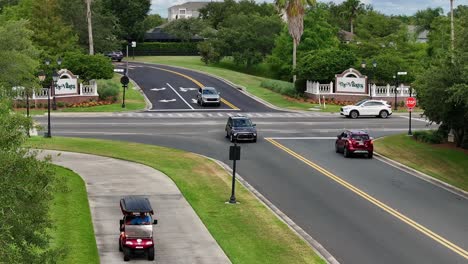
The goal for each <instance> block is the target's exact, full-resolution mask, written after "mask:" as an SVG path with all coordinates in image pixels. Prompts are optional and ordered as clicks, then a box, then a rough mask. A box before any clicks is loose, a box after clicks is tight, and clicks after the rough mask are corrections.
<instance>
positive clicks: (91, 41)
mask: <svg viewBox="0 0 468 264" xmlns="http://www.w3.org/2000/svg"><path fill="white" fill-rule="evenodd" d="M85 1H86V20H87V21H88V38H89V55H94V39H93V23H92V21H91V16H92V13H91V1H93V0H85Z"/></svg>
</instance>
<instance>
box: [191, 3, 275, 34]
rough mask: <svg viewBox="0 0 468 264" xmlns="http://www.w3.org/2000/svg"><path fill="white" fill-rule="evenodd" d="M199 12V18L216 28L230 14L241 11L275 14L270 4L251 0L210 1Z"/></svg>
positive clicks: (248, 13)
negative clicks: (237, 0)
mask: <svg viewBox="0 0 468 264" xmlns="http://www.w3.org/2000/svg"><path fill="white" fill-rule="evenodd" d="M199 12H200V18H201V19H203V20H205V21H207V23H208V25H210V26H211V27H212V28H214V29H218V27H219V25H220V24H221V23H222V22H223V21H225V20H226V19H228V18H229V16H231V15H236V14H241V13H242V14H244V15H252V14H257V15H259V16H273V15H275V14H276V10H275V8H274V6H273V5H272V4H267V3H263V4H257V3H256V2H255V1H253V0H241V1H239V2H236V1H234V0H226V1H223V2H210V3H208V4H207V5H206V6H205V7H203V8H201V9H200V10H199Z"/></svg>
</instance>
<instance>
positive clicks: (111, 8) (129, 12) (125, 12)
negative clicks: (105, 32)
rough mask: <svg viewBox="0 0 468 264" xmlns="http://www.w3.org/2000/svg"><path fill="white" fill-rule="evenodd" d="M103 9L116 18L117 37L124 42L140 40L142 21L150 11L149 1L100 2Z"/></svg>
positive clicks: (143, 25) (104, 0)
mask: <svg viewBox="0 0 468 264" xmlns="http://www.w3.org/2000/svg"><path fill="white" fill-rule="evenodd" d="M102 3H103V8H104V9H105V10H107V11H108V12H110V13H111V14H113V15H114V16H115V17H117V19H118V21H119V25H120V28H119V30H118V36H119V37H120V38H121V39H125V40H128V41H130V40H138V41H139V40H142V39H143V37H144V33H145V24H144V21H145V19H146V17H147V15H148V12H149V11H150V7H151V0H132V1H128V0H102Z"/></svg>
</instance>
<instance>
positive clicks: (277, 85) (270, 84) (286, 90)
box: [260, 79, 298, 97]
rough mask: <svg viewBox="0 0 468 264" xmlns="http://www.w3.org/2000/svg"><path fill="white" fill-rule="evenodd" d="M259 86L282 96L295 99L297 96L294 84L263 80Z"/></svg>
mask: <svg viewBox="0 0 468 264" xmlns="http://www.w3.org/2000/svg"><path fill="white" fill-rule="evenodd" d="M260 86H261V87H263V88H267V89H268V90H272V91H273V92H277V93H279V94H282V95H287V96H291V97H296V96H297V95H298V93H297V91H296V88H295V87H294V84H293V83H290V82H285V81H279V80H271V79H267V80H263V81H262V82H261V83H260Z"/></svg>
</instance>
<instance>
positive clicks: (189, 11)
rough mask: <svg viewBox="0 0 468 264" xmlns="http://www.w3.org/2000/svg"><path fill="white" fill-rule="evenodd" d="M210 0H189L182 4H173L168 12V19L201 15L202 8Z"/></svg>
mask: <svg viewBox="0 0 468 264" xmlns="http://www.w3.org/2000/svg"><path fill="white" fill-rule="evenodd" d="M208 3H209V2H187V3H185V4H181V5H175V6H171V7H169V9H168V12H167V14H168V15H167V19H168V21H172V20H176V19H181V18H191V17H195V18H197V17H198V16H199V15H200V12H198V10H200V9H201V8H203V7H205V6H206V5H207V4H208Z"/></svg>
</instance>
